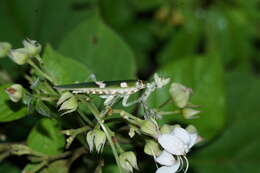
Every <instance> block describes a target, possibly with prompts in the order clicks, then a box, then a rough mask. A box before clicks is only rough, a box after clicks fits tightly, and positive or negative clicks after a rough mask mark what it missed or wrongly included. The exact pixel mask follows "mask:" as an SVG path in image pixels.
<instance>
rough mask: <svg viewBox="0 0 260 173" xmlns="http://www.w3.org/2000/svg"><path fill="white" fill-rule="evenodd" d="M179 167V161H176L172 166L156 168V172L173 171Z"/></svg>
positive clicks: (170, 172)
mask: <svg viewBox="0 0 260 173" xmlns="http://www.w3.org/2000/svg"><path fill="white" fill-rule="evenodd" d="M179 167H180V162H179V161H178V162H176V164H174V165H172V166H162V167H160V168H158V169H157V170H156V173H175V172H176V171H177V170H178V169H179Z"/></svg>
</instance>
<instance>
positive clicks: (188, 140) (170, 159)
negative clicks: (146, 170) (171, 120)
mask: <svg viewBox="0 0 260 173" xmlns="http://www.w3.org/2000/svg"><path fill="white" fill-rule="evenodd" d="M157 140H158V143H159V144H160V145H161V147H162V148H163V149H164V150H163V152H162V153H161V154H160V155H159V156H158V157H156V158H155V160H156V162H158V163H159V164H161V165H163V166H162V167H160V168H158V169H157V171H156V173H168V172H171V173H174V172H176V171H177V170H179V169H182V166H183V165H182V164H183V163H184V162H183V160H182V159H183V158H184V159H185V161H186V164H187V167H186V170H187V169H188V161H187V158H186V154H187V153H188V152H189V151H190V149H191V147H192V146H193V145H195V144H196V143H198V142H199V141H200V140H201V138H200V137H199V135H198V133H197V131H196V129H195V127H193V126H188V127H187V128H186V129H183V128H181V127H180V126H175V127H174V128H173V130H172V131H171V132H170V133H166V134H161V135H159V137H158V139H157Z"/></svg>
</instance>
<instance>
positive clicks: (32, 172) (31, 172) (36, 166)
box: [23, 163, 44, 173]
mask: <svg viewBox="0 0 260 173" xmlns="http://www.w3.org/2000/svg"><path fill="white" fill-rule="evenodd" d="M43 166H44V165H43V164H42V163H29V164H27V165H26V166H25V167H24V168H23V173H37V172H39V170H40V169H42V167H43Z"/></svg>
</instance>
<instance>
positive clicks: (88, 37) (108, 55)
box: [59, 15, 136, 80]
mask: <svg viewBox="0 0 260 173" xmlns="http://www.w3.org/2000/svg"><path fill="white" fill-rule="evenodd" d="M59 50H60V51H61V52H62V53H63V54H64V55H66V56H68V57H70V58H74V59H76V60H78V61H79V62H81V63H83V64H85V65H86V66H87V67H89V68H90V69H91V70H92V71H93V72H94V73H95V74H96V76H97V79H98V80H120V79H121V80H122V79H129V78H134V75H135V70H136V66H135V63H134V55H133V53H132V51H131V50H130V49H129V47H128V46H127V45H126V44H125V43H124V42H123V41H122V40H121V39H120V37H119V36H118V35H117V34H116V33H115V32H113V31H112V30H111V29H110V28H109V27H108V26H106V25H105V24H104V23H103V22H102V20H101V18H100V17H99V16H98V15H93V16H91V17H89V18H88V19H87V20H85V21H84V22H83V23H81V24H80V25H79V26H77V27H76V28H75V29H74V30H73V31H72V32H71V33H70V34H69V35H68V36H67V37H65V38H64V41H63V42H62V43H61V45H60V49H59Z"/></svg>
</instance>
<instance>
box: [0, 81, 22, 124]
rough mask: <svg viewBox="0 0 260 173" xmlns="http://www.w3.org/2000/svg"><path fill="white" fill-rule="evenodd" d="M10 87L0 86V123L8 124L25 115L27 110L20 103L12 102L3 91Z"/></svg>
mask: <svg viewBox="0 0 260 173" xmlns="http://www.w3.org/2000/svg"><path fill="white" fill-rule="evenodd" d="M9 86H10V85H2V86H0V122H9V121H14V120H17V119H20V118H22V117H24V116H26V115H27V110H26V108H25V106H24V105H22V103H21V102H18V103H14V102H12V101H11V100H10V99H9V97H8V95H7V93H6V92H5V89H6V88H8V87H9Z"/></svg>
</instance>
